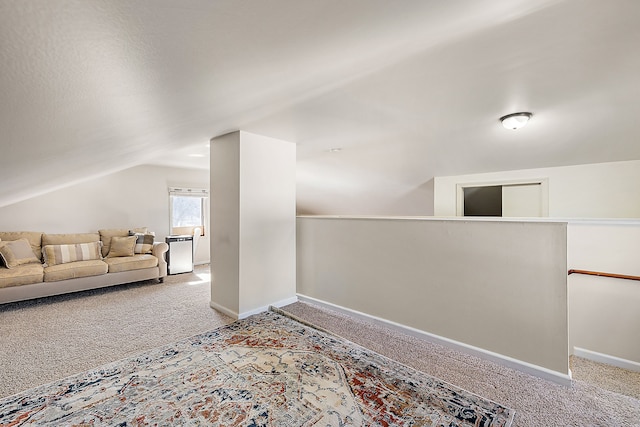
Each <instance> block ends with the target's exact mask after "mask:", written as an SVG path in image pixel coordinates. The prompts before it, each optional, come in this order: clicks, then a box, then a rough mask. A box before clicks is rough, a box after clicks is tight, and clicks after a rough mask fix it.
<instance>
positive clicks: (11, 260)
mask: <svg viewBox="0 0 640 427" xmlns="http://www.w3.org/2000/svg"><path fill="white" fill-rule="evenodd" d="M0 258H2V263H3V265H4V266H5V267H6V268H8V269H11V268H14V267H17V266H19V265H23V264H31V263H39V262H40V260H39V259H38V258H37V257H36V255H35V254H34V253H33V250H32V249H31V245H30V244H29V241H28V240H27V239H18V240H12V241H2V242H0Z"/></svg>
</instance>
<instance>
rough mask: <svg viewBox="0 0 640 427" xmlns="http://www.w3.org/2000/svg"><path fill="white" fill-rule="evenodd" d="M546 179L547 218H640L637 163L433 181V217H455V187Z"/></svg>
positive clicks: (467, 176)
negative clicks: (547, 196)
mask: <svg viewBox="0 0 640 427" xmlns="http://www.w3.org/2000/svg"><path fill="white" fill-rule="evenodd" d="M541 178H548V180H549V181H548V182H549V187H548V188H549V217H553V218H640V197H638V194H640V160H633V161H625V162H612V163H597V164H590V165H578V166H566V167H556V168H543V169H526V170H515V171H505V172H495V173H483V174H474V175H458V176H445V177H436V178H435V184H434V215H435V216H455V215H456V185H457V184H471V183H501V182H504V181H509V180H523V179H541Z"/></svg>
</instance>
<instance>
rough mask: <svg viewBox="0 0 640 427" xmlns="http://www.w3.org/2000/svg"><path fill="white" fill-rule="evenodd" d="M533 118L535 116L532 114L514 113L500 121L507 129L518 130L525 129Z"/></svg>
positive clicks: (501, 118)
mask: <svg viewBox="0 0 640 427" xmlns="http://www.w3.org/2000/svg"><path fill="white" fill-rule="evenodd" d="M531 116H533V114H531V113H513V114H507V115H506V116H502V117H500V121H501V122H502V126H504V127H505V128H506V129H512V130H517V129H520V128H521V127H524V125H526V124H527V122H528V121H529V119H530V118H531Z"/></svg>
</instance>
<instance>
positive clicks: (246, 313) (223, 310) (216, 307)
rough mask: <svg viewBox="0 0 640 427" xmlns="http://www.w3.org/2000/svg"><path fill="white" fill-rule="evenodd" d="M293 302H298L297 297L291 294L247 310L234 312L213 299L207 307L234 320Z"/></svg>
mask: <svg viewBox="0 0 640 427" xmlns="http://www.w3.org/2000/svg"><path fill="white" fill-rule="evenodd" d="M294 302H298V297H297V296H293V297H291V298H286V299H283V300H280V301H276V302H272V303H271V304H269V305H265V306H262V307H258V308H255V309H253V310H248V311H244V312H242V313H236V312H235V311H233V310H229V309H228V308H226V307H223V306H221V305H220V304H217V303H215V302H213V301H210V302H209V307H211V308H213V309H214V310H218V311H219V312H221V313H224V314H226V315H227V316H230V317H233V318H234V319H236V320H239V319H245V318H247V317H249V316H253V315H254V314H259V313H262V312H265V311H269V307H271V306H273V307H278V308H280V307H284V306H285V305H289V304H293V303H294Z"/></svg>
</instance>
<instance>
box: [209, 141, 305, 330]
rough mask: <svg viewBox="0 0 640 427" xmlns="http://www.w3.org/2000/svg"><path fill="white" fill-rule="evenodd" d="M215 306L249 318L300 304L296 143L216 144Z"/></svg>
mask: <svg viewBox="0 0 640 427" xmlns="http://www.w3.org/2000/svg"><path fill="white" fill-rule="evenodd" d="M211 189H212V208H213V210H212V236H213V238H212V241H211V253H212V254H213V262H212V275H213V280H212V282H211V306H212V307H214V308H216V309H218V310H220V311H223V312H225V313H226V314H229V315H231V316H234V317H240V318H241V317H245V316H247V315H249V314H253V313H255V312H258V311H262V310H265V309H267V308H268V306H269V305H280V304H283V303H284V302H285V301H286V302H293V301H295V299H296V296H295V294H296V276H295V271H296V264H295V259H296V237H295V236H296V216H295V214H296V146H295V144H293V143H290V142H286V141H281V140H277V139H273V138H268V137H264V136H260V135H255V134H251V133H247V132H233V133H231V134H227V135H223V136H221V137H217V138H214V139H212V140H211Z"/></svg>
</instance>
